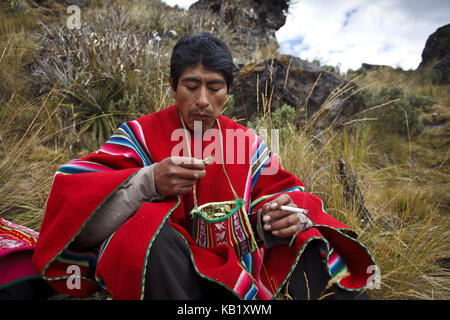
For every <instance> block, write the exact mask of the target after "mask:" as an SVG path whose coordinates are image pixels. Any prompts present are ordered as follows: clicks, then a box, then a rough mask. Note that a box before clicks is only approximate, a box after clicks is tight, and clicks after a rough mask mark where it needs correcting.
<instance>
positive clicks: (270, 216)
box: [263, 209, 293, 223]
mask: <svg viewBox="0 0 450 320" xmlns="http://www.w3.org/2000/svg"><path fill="white" fill-rule="evenodd" d="M292 214H293V212H290V211H286V210H282V209H276V210H272V211H268V212H267V213H266V214H265V215H263V221H264V222H265V223H268V222H270V221H275V220H277V219H281V218H283V217H285V216H288V215H292Z"/></svg>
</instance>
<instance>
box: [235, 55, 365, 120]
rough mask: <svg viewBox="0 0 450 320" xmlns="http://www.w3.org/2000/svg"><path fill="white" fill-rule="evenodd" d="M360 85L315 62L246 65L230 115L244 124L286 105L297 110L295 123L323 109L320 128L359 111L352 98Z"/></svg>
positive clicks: (288, 60) (293, 59)
mask: <svg viewBox="0 0 450 320" xmlns="http://www.w3.org/2000/svg"><path fill="white" fill-rule="evenodd" d="M356 88H357V86H356V85H355V84H354V83H352V82H349V81H347V80H344V79H342V78H340V77H338V76H337V75H335V74H333V73H331V72H328V71H326V70H324V69H322V68H320V67H319V66H317V65H316V64H314V63H310V62H307V61H304V60H302V59H300V58H297V57H292V56H282V57H281V58H279V59H267V60H264V61H261V62H260V63H257V64H252V65H245V66H243V67H242V68H241V69H240V70H239V71H238V72H237V73H236V75H235V82H234V86H233V88H232V90H231V94H233V97H234V108H233V109H232V110H230V111H229V112H228V114H227V115H229V116H231V117H234V118H237V119H238V121H240V122H241V123H243V124H245V123H246V122H247V121H253V120H254V119H255V117H256V116H257V115H261V114H262V112H263V111H265V112H267V111H268V109H269V108H270V110H271V111H274V110H276V109H277V108H280V107H281V106H282V105H283V104H287V105H289V106H292V107H294V108H295V109H296V111H297V115H298V116H297V119H296V122H297V123H296V124H297V125H299V126H301V125H303V124H304V123H306V122H307V121H308V120H309V119H311V117H312V116H313V115H314V114H316V112H317V111H318V110H319V109H320V110H321V113H320V114H321V116H320V117H319V118H320V121H317V123H316V124H317V125H318V126H319V127H321V126H323V125H325V124H327V123H329V122H330V121H331V122H333V121H336V120H338V119H342V118H345V117H348V116H351V115H353V114H354V113H356V112H357V111H359V108H360V103H359V102H358V101H357V100H356V98H355V97H354V96H353V95H352V93H353V91H354V90H355V89H356Z"/></svg>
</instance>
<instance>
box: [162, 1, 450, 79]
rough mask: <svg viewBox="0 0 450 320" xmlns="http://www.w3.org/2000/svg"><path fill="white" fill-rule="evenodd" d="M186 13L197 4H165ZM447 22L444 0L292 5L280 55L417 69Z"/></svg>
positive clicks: (449, 6)
mask: <svg viewBox="0 0 450 320" xmlns="http://www.w3.org/2000/svg"><path fill="white" fill-rule="evenodd" d="M163 2H165V3H167V4H168V5H175V4H178V6H179V7H182V8H185V9H187V8H188V7H189V6H190V5H191V4H192V3H194V2H196V1H195V0H163ZM448 23H450V1H448V0H427V1H425V0H409V1H408V0H292V1H291V5H290V7H289V12H288V14H287V19H286V23H285V25H284V26H283V27H281V28H280V30H278V31H277V32H276V37H277V41H278V43H279V44H280V49H279V51H280V52H281V53H284V54H290V55H293V56H296V57H299V58H301V59H304V60H308V61H313V60H319V61H320V62H321V64H325V65H330V66H339V68H340V70H341V71H343V72H346V71H347V70H348V69H349V68H350V69H353V70H356V69H358V68H360V67H361V64H362V63H370V64H381V65H388V66H392V67H394V68H396V67H401V68H402V69H404V70H409V69H416V68H417V67H418V65H419V64H420V62H421V61H422V51H423V48H424V47H425V43H426V41H427V39H428V37H429V36H430V35H431V34H432V33H433V32H435V31H436V29H437V28H439V27H441V26H443V25H446V24H448Z"/></svg>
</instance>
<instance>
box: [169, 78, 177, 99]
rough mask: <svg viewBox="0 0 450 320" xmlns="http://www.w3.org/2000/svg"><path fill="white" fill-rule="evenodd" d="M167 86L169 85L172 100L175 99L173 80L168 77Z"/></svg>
mask: <svg viewBox="0 0 450 320" xmlns="http://www.w3.org/2000/svg"><path fill="white" fill-rule="evenodd" d="M169 84H170V90H171V91H172V97H173V98H174V99H176V95H177V92H176V91H175V89H174V88H173V79H172V77H169Z"/></svg>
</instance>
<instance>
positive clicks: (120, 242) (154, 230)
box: [33, 105, 375, 299]
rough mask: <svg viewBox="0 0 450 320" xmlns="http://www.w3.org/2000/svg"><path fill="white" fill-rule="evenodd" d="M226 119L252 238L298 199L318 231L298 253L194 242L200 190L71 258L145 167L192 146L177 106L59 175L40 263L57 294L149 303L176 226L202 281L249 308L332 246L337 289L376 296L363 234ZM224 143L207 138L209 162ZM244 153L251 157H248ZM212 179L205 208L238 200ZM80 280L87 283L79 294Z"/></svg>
mask: <svg viewBox="0 0 450 320" xmlns="http://www.w3.org/2000/svg"><path fill="white" fill-rule="evenodd" d="M218 120H219V122H220V126H221V132H222V137H223V145H224V146H226V148H225V149H224V150H225V152H224V158H225V168H226V172H227V173H228V176H229V179H230V182H231V184H232V186H233V187H234V190H235V191H236V193H237V194H238V196H239V197H240V198H241V199H243V200H244V201H245V204H244V207H245V212H247V213H248V218H249V221H250V223H251V227H252V229H253V230H256V214H255V212H256V211H257V210H258V209H260V208H261V206H262V205H263V204H264V203H265V202H267V201H270V200H272V199H274V198H275V197H277V196H278V195H279V194H281V193H288V194H289V195H290V197H291V198H292V200H293V201H294V203H295V204H296V205H297V206H298V207H300V208H305V209H307V210H308V217H309V218H310V219H311V220H312V222H313V223H314V227H312V228H309V229H307V230H305V231H303V232H300V234H299V235H298V236H297V238H296V240H295V242H294V243H293V244H292V246H291V247H289V246H287V245H276V246H273V247H271V248H270V249H267V248H265V246H264V244H263V242H259V243H258V249H257V250H256V251H253V252H248V253H245V254H243V255H242V256H239V257H238V255H237V254H236V253H235V251H234V250H233V249H232V248H231V247H230V246H229V245H227V244H222V245H218V246H215V247H212V248H203V247H200V246H199V245H198V244H197V243H196V241H195V240H194V239H193V237H192V234H191V232H192V231H193V230H192V218H191V216H190V211H191V209H192V208H193V194H192V191H191V192H190V193H189V194H186V195H180V196H178V197H166V198H165V199H164V200H163V201H160V202H146V203H144V204H143V205H142V207H141V208H140V209H139V210H138V211H137V212H136V213H135V214H134V215H133V216H132V217H131V218H130V219H129V220H127V221H126V222H125V223H124V224H123V225H122V226H120V227H119V228H118V229H117V230H116V232H114V233H113V234H112V235H111V236H110V237H108V239H106V240H105V241H104V242H103V243H102V245H101V247H100V250H99V252H76V251H74V250H71V249H70V248H69V245H70V244H71V242H72V241H73V240H74V238H75V237H76V236H77V235H78V234H79V232H80V231H81V229H82V228H83V226H84V225H85V224H86V222H87V221H88V220H89V219H90V217H92V216H93V215H94V214H95V212H96V210H98V208H99V207H101V205H102V203H104V202H105V201H106V200H107V199H108V198H109V197H110V196H111V195H112V194H113V193H114V192H115V190H117V189H118V188H120V187H121V186H122V185H123V184H124V183H125V182H126V181H127V180H128V179H129V178H130V177H131V176H133V174H134V173H135V172H136V171H137V170H139V168H142V167H143V166H147V165H150V164H152V163H155V162H159V161H161V160H163V159H165V158H167V157H170V156H171V155H173V154H171V153H172V151H173V150H174V148H175V149H177V148H178V149H180V146H182V145H183V143H182V142H180V140H182V137H180V135H177V134H174V132H180V131H179V130H177V129H181V128H182V123H181V121H180V118H179V114H178V111H177V107H176V105H174V106H171V107H169V108H166V109H164V110H162V111H160V112H157V113H154V114H149V115H147V116H144V117H141V118H139V119H137V120H135V121H129V122H126V123H124V124H122V125H121V126H120V128H119V129H118V130H117V131H116V132H115V133H114V134H113V136H112V137H111V138H110V139H109V140H108V141H107V142H106V144H105V145H103V146H102V147H101V148H100V149H99V150H98V151H96V152H94V153H92V154H90V155H88V156H85V157H82V158H80V159H77V160H73V161H70V162H69V163H67V164H66V165H64V166H63V167H61V168H60V169H59V170H58V172H57V173H56V175H55V179H54V182H53V187H52V191H51V193H50V196H49V199H48V203H47V208H46V214H45V217H44V221H43V223H42V227H41V230H40V237H39V241H38V243H37V247H36V250H35V254H34V256H33V264H34V266H35V267H36V269H37V270H39V272H40V273H41V275H42V277H43V278H44V279H46V280H48V281H49V283H50V284H51V285H52V286H53V287H54V288H55V289H56V290H58V291H60V292H63V293H66V294H70V295H73V296H85V295H88V294H91V293H92V292H94V291H95V290H97V289H98V288H99V287H98V286H99V285H100V286H103V287H105V288H106V289H107V290H108V292H109V293H110V294H111V296H112V297H113V298H114V299H142V298H143V297H144V288H145V272H146V263H147V257H148V255H149V252H150V250H151V247H152V243H153V240H154V239H155V237H156V236H157V234H158V232H159V230H160V229H161V227H162V225H163V224H164V223H165V222H166V221H167V222H168V223H170V224H171V226H172V227H173V228H175V229H176V230H177V231H178V232H179V234H181V235H182V236H183V237H184V238H185V239H186V241H187V242H188V244H189V247H190V249H191V253H192V254H191V257H192V262H193V264H194V265H195V269H196V271H197V272H198V273H199V275H200V276H202V277H203V278H205V279H209V280H211V281H215V282H218V283H220V284H222V285H223V286H225V287H226V288H228V289H229V290H230V291H231V292H232V293H234V294H235V295H236V296H238V297H240V298H242V299H270V298H273V297H275V296H276V294H277V293H278V292H279V290H280V289H281V288H282V286H283V285H284V284H285V283H286V281H287V280H288V278H289V276H290V274H291V273H292V271H293V270H294V268H295V266H296V263H297V261H298V259H299V258H300V255H301V254H302V252H303V250H304V248H305V246H306V244H307V243H308V242H309V241H311V240H313V239H320V240H322V243H323V248H324V250H323V252H322V256H323V259H324V262H325V263H324V267H325V268H326V270H327V271H328V273H329V274H330V277H332V278H333V277H336V276H338V275H340V277H341V279H340V280H339V281H338V283H337V284H338V285H339V286H340V287H341V288H344V289H348V290H361V289H363V288H364V287H366V286H367V285H368V282H369V281H368V279H370V276H371V274H370V272H368V270H369V269H368V268H369V266H371V265H374V264H375V263H374V261H373V259H372V257H371V256H370V254H369V252H368V250H367V249H366V248H365V247H364V246H363V245H361V244H360V243H359V242H358V241H357V240H356V234H355V232H353V231H352V230H350V229H349V228H348V227H347V226H345V225H344V224H342V223H340V222H339V221H337V220H336V219H334V218H332V217H331V216H330V215H328V214H327V213H326V212H325V210H324V207H323V203H322V201H321V200H320V199H319V198H318V197H316V196H314V195H312V194H309V193H306V192H303V190H304V186H303V184H302V182H301V181H300V180H299V179H298V178H297V177H295V176H294V175H292V174H290V173H288V172H286V171H285V170H283V169H282V168H281V167H279V162H278V158H277V155H276V154H274V153H271V152H270V151H269V149H268V148H267V145H266V143H265V142H264V141H262V140H261V138H260V137H259V136H257V135H256V134H254V133H253V132H251V131H249V130H248V129H247V128H245V127H243V126H241V125H239V124H238V123H236V122H234V121H232V120H230V119H229V118H227V117H225V116H220V117H219V119H218ZM239 130H240V131H239ZM207 132H208V131H206V132H205V136H207ZM217 132H218V131H217ZM230 132H231V133H236V132H240V133H244V134H245V135H246V136H247V138H248V139H247V143H245V146H243V145H242V144H241V143H242V141H241V143H239V142H238V141H237V140H238V138H235V136H233V134H229V133H230ZM195 139H196V138H194V136H193V135H192V136H191V143H190V146H191V148H192V149H191V152H192V155H193V156H195V157H197V155H198V149H197V150H194V148H196V146H198V141H194V140H195ZM208 139H209V140H208ZM233 139H234V140H235V141H234V143H233V141H231V140H233ZM216 140H217V137H214V138H211V137H209V138H205V137H204V138H203V143H202V146H201V148H200V149H201V150H202V154H201V155H200V157H201V158H205V157H204V156H203V155H204V153H205V151H206V150H209V152H211V150H212V149H213V148H212V146H213V143H216V145H217V141H216ZM196 143H197V144H196ZM230 146H232V147H230ZM230 148H231V149H230ZM233 148H234V149H233ZM242 150H245V152H246V154H250V155H251V157H247V156H245V157H242V154H240V152H242ZM216 151H217V150H216ZM219 152H220V151H219ZM230 152H231V153H232V154H231V155H230ZM213 153H214V151H213ZM177 155H179V154H177ZM208 155H209V154H208ZM205 170H206V176H205V177H204V178H202V179H200V180H199V181H198V183H197V189H196V196H197V200H198V203H199V204H204V203H208V202H217V201H226V200H232V199H234V195H233V193H232V191H231V189H230V185H229V182H228V180H227V177H226V176H225V174H224V171H223V167H222V164H219V163H212V164H210V165H208V166H206V168H205ZM71 265H76V266H77V268H78V269H77V268H75V269H74V268H73V267H71ZM74 270H75V271H77V270H79V271H80V274H78V273H77V272H75V271H74ZM344 272H345V274H344ZM78 275H79V276H81V281H80V282H79V285H78V286H77V285H75V286H74V285H73V283H74V279H75V277H76V276H78ZM342 275H344V276H343V277H342ZM69 282H70V283H71V284H72V285H68V284H69ZM150 285H151V284H150Z"/></svg>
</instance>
